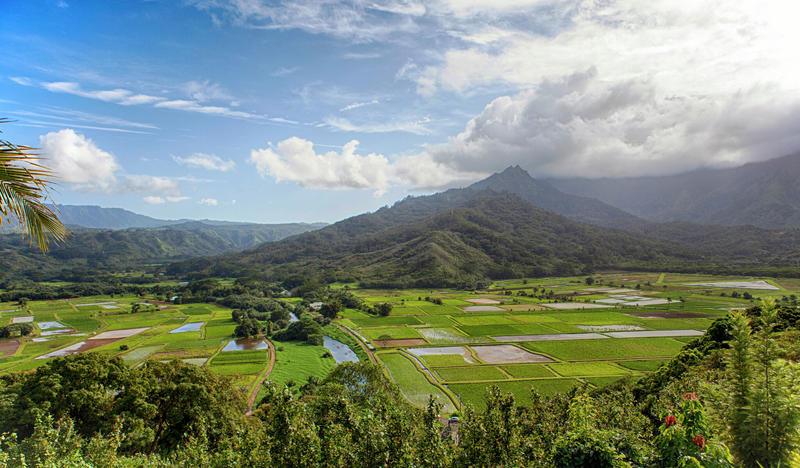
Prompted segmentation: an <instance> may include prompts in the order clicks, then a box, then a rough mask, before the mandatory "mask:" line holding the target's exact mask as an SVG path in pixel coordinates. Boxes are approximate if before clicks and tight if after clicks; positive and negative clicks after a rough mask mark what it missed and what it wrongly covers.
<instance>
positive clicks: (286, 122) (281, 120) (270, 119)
mask: <svg viewBox="0 0 800 468" xmlns="http://www.w3.org/2000/svg"><path fill="white" fill-rule="evenodd" d="M267 120H269V121H271V122H277V123H285V124H289V125H298V124H300V122H298V121H296V120H289V119H284V118H283V117H270V118H269V119H267Z"/></svg>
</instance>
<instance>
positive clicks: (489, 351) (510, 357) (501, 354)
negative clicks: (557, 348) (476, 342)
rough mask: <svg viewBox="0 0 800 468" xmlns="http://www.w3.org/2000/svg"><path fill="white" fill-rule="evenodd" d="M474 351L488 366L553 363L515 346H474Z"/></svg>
mask: <svg viewBox="0 0 800 468" xmlns="http://www.w3.org/2000/svg"><path fill="white" fill-rule="evenodd" d="M472 350H473V351H475V354H476V355H477V356H478V359H480V360H481V361H483V362H486V363H488V364H511V363H515V362H552V361H553V360H552V359H550V358H549V357H547V356H542V355H541V354H534V353H532V352H530V351H526V350H524V349H522V348H518V347H516V346H514V345H488V346H473V347H472Z"/></svg>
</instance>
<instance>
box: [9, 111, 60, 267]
mask: <svg viewBox="0 0 800 468" xmlns="http://www.w3.org/2000/svg"><path fill="white" fill-rule="evenodd" d="M6 122H8V120H7V119H2V118H0V123H6ZM39 161H40V159H39V158H38V157H37V155H36V154H35V153H34V149H33V148H30V147H27V146H17V145H14V144H12V143H10V142H8V141H5V140H0V227H2V225H3V222H5V221H7V219H8V218H9V217H13V218H15V219H16V220H17V221H18V222H19V223H20V225H21V226H22V228H23V229H24V230H25V232H26V233H28V235H29V236H31V239H32V240H33V239H35V240H36V242H37V244H38V245H39V249H41V250H42V251H43V252H47V250H48V244H49V241H50V240H53V239H54V240H56V241H63V240H64V239H65V238H66V235H67V229H66V227H64V225H63V224H62V223H61V221H60V220H59V219H58V215H57V214H56V213H55V212H54V211H53V210H52V209H51V208H50V207H48V206H47V205H46V204H44V200H46V199H47V198H48V192H47V189H48V187H49V186H50V185H51V184H52V183H53V177H54V176H53V173H52V172H51V171H50V170H48V169H47V168H46V167H44V166H43V165H42V164H40V162H39Z"/></svg>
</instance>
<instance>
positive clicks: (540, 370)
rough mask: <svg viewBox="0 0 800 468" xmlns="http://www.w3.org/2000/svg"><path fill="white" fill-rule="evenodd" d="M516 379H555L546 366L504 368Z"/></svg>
mask: <svg viewBox="0 0 800 468" xmlns="http://www.w3.org/2000/svg"><path fill="white" fill-rule="evenodd" d="M502 369H503V370H504V371H506V372H508V373H509V374H510V375H511V376H512V377H514V378H515V379H531V378H542V377H555V376H556V374H554V373H553V372H552V371H551V370H550V369H549V368H548V367H547V366H545V365H544V364H510V365H505V366H502Z"/></svg>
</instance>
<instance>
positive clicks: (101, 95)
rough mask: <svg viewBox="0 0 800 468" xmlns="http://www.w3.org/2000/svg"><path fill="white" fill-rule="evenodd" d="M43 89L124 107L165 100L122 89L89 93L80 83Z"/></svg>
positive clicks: (61, 83)
mask: <svg viewBox="0 0 800 468" xmlns="http://www.w3.org/2000/svg"><path fill="white" fill-rule="evenodd" d="M42 87H43V88H44V89H46V90H48V91H51V92H54V93H66V94H74V95H76V96H81V97H85V98H89V99H97V100H100V101H105V102H114V103H117V104H121V105H123V106H128V105H137V104H150V103H153V102H158V101H161V100H163V99H164V98H161V97H158V96H149V95H147V94H136V93H134V92H133V91H130V90H127V89H122V88H116V89H106V90H94V91H87V90H84V89H82V88H81V86H80V85H79V84H78V83H75V82H72V81H53V82H49V83H42Z"/></svg>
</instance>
